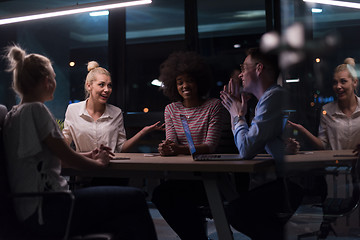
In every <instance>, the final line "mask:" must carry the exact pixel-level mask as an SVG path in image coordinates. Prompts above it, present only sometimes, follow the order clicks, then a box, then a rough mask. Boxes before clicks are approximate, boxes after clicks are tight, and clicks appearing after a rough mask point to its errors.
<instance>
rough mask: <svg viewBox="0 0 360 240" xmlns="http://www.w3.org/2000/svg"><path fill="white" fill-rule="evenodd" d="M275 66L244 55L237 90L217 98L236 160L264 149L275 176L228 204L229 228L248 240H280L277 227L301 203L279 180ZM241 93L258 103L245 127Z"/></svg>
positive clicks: (281, 97) (279, 97)
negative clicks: (229, 129)
mask: <svg viewBox="0 0 360 240" xmlns="http://www.w3.org/2000/svg"><path fill="white" fill-rule="evenodd" d="M277 63H278V61H277V58H276V56H272V55H267V54H264V53H262V52H261V51H260V49H258V48H252V49H249V50H248V52H247V57H246V59H245V61H244V63H243V64H242V65H241V69H242V71H241V73H240V75H239V77H240V78H241V80H242V88H241V86H239V84H235V83H234V82H233V81H232V79H231V80H230V82H229V84H228V86H226V87H225V88H224V91H222V92H221V93H220V94H221V95H220V97H221V99H222V103H223V105H224V107H225V108H226V109H227V110H228V111H229V113H230V115H231V123H232V131H233V134H234V141H235V144H236V146H237V148H238V150H239V154H240V155H241V157H243V158H246V159H251V158H253V157H254V156H255V155H256V154H258V153H262V152H263V151H264V149H265V150H266V152H267V153H269V154H271V155H272V157H273V158H274V159H275V162H276V176H272V179H271V180H269V179H267V181H264V182H262V183H261V185H260V186H257V187H255V188H253V189H251V190H250V191H249V192H248V193H246V194H242V195H241V196H240V197H239V198H238V199H236V200H234V201H232V202H230V204H229V212H228V213H229V221H230V223H231V225H232V226H233V227H234V228H235V229H237V230H238V231H240V232H243V233H245V234H246V235H248V236H249V237H251V239H252V240H256V239H259V240H260V239H284V231H283V227H284V225H285V223H286V221H287V220H288V219H289V218H290V216H291V215H292V214H293V212H294V211H295V210H296V208H297V207H298V205H299V204H300V201H301V199H302V198H301V197H302V194H301V189H300V188H299V187H298V186H297V185H296V184H294V183H292V182H290V181H289V180H288V179H286V178H284V177H283V171H282V163H283V157H284V149H285V147H284V146H285V144H284V141H283V140H282V132H283V112H282V110H283V109H284V108H283V107H284V106H283V105H284V102H286V99H285V91H284V90H283V89H282V88H281V87H280V86H279V85H277V84H276V82H277V78H278V76H279V72H280V71H279V68H278V65H277ZM247 93H252V94H253V95H254V96H255V97H256V98H257V99H258V104H257V106H256V110H255V116H254V118H253V120H252V121H251V125H250V126H248V124H247V123H246V120H245V115H246V113H247V100H248V97H247ZM265 182H266V183H265ZM258 185H259V184H258Z"/></svg>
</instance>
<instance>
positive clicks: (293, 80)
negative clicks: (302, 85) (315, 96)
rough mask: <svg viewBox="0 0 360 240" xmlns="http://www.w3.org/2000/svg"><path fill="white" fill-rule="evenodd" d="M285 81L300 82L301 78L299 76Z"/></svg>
mask: <svg viewBox="0 0 360 240" xmlns="http://www.w3.org/2000/svg"><path fill="white" fill-rule="evenodd" d="M285 82H287V83H297V82H300V79H299V78H296V79H286V80H285Z"/></svg>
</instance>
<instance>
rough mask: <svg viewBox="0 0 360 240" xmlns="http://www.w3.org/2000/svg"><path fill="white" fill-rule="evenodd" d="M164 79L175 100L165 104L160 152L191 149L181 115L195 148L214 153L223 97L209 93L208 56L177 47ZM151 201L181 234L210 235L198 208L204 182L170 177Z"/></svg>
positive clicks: (163, 69)
mask: <svg viewBox="0 0 360 240" xmlns="http://www.w3.org/2000/svg"><path fill="white" fill-rule="evenodd" d="M159 79H160V81H162V82H163V84H164V86H163V91H164V94H165V95H166V96H167V97H169V98H170V99H171V100H172V101H173V102H172V103H170V104H169V105H167V106H166V108H165V113H164V115H165V129H166V140H164V141H163V142H162V143H161V144H160V145H159V152H160V154H161V155H163V156H166V155H178V154H190V151H189V147H188V144H187V140H186V136H185V133H184V129H183V127H182V123H181V120H180V114H183V115H185V116H186V118H187V121H188V123H189V128H190V132H191V135H192V137H193V141H194V144H195V148H196V152H197V153H211V152H214V151H215V150H216V147H217V145H218V144H219V141H220V137H221V131H222V119H223V111H224V108H223V107H222V104H221V101H220V100H219V99H212V98H209V97H208V91H209V88H210V86H211V84H210V79H211V73H210V69H209V67H208V65H207V64H206V62H205V60H204V59H203V58H202V57H201V56H199V55H198V54H196V53H194V52H175V53H173V54H171V55H170V56H169V57H168V59H167V60H166V61H165V62H163V63H162V64H161V66H160V77H159ZM189 196H191V197H189ZM189 199H190V200H189ZM152 202H153V203H154V204H155V205H156V207H157V208H158V210H159V212H160V213H161V215H162V216H163V217H164V219H165V220H166V221H167V223H168V224H169V225H170V227H171V228H172V229H173V230H174V231H175V232H176V233H177V234H178V235H179V237H180V238H181V239H199V240H200V239H207V236H206V232H205V229H204V227H203V224H204V222H203V217H202V213H201V211H200V209H199V208H198V206H199V205H203V206H204V205H207V204H208V203H207V197H206V193H205V189H204V186H203V183H202V181H200V180H167V181H165V182H163V183H161V184H160V185H159V186H157V187H156V188H155V189H154V192H153V197H152ZM194 215H195V217H192V216H194Z"/></svg>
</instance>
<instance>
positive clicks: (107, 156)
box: [89, 144, 115, 166]
mask: <svg viewBox="0 0 360 240" xmlns="http://www.w3.org/2000/svg"><path fill="white" fill-rule="evenodd" d="M113 156H115V154H114V153H113V152H111V148H109V147H107V146H105V145H103V144H101V145H100V148H95V149H94V150H92V151H91V152H90V156H89V157H90V158H92V159H94V160H97V161H98V162H100V163H101V164H102V165H103V166H107V165H108V164H109V162H110V160H111V159H113Z"/></svg>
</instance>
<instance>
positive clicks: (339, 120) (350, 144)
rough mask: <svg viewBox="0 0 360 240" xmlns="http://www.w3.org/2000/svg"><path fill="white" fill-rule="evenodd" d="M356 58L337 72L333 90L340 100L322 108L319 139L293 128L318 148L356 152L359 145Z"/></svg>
mask: <svg viewBox="0 0 360 240" xmlns="http://www.w3.org/2000/svg"><path fill="white" fill-rule="evenodd" d="M357 85H358V79H357V76H356V71H355V61H354V59H353V58H346V59H345V61H344V63H343V64H341V65H339V66H337V67H336V68H335V71H334V80H333V90H334V92H335V94H336V96H337V100H336V101H334V102H331V103H328V104H326V105H324V106H323V109H322V114H321V119H320V126H319V134H318V137H316V136H314V135H313V134H311V133H310V132H309V131H308V130H307V129H306V128H304V127H303V126H302V125H300V124H296V123H293V122H290V121H289V124H290V126H292V127H294V128H295V129H297V130H299V131H300V132H301V133H303V134H304V135H305V136H306V137H307V138H308V139H309V140H311V142H312V143H313V145H314V147H316V148H317V149H319V150H321V149H331V150H342V149H355V148H356V146H357V144H359V143H360V98H359V97H358V96H357V95H356V88H357Z"/></svg>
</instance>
